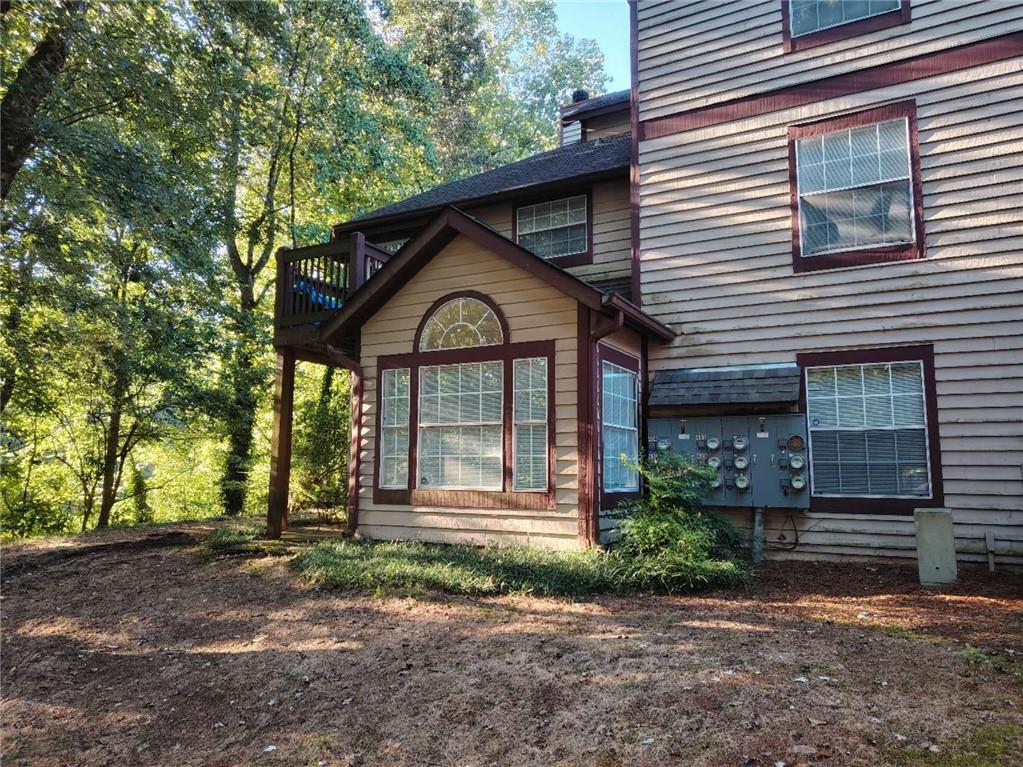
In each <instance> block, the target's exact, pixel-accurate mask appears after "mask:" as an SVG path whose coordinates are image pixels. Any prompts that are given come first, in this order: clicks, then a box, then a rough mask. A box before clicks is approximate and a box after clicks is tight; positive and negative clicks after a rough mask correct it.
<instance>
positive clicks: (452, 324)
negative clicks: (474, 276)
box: [419, 296, 504, 352]
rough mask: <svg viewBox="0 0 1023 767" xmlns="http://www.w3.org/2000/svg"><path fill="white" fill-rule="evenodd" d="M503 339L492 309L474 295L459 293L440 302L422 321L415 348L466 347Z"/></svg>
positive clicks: (490, 344) (487, 344) (497, 342)
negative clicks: (424, 320) (468, 295)
mask: <svg viewBox="0 0 1023 767" xmlns="http://www.w3.org/2000/svg"><path fill="white" fill-rule="evenodd" d="M503 342H504V332H503V331H502V329H501V322H500V320H498V318H497V315H496V314H494V310H493V309H491V308H490V307H489V306H487V305H486V304H485V303H483V302H482V301H480V300H479V299H477V298H471V297H467V296H462V297H459V298H453V299H451V300H450V301H447V302H445V303H443V304H441V306H440V307H439V308H438V309H437V310H436V311H435V312H434V313H433V314H432V315H431V317H430V319H428V320H427V321H426V324H425V325H424V326H423V328H422V330H421V332H420V341H419V350H420V351H423V352H429V351H437V350H438V349H467V348H470V347H474V346H494V345H496V344H500V343H503Z"/></svg>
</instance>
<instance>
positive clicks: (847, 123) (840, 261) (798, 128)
mask: <svg viewBox="0 0 1023 767" xmlns="http://www.w3.org/2000/svg"><path fill="white" fill-rule="evenodd" d="M900 117H901V118H905V119H906V121H907V122H908V125H909V162H910V174H911V178H910V185H911V188H912V192H913V232H914V239H913V242H911V243H908V244H904V245H889V246H878V247H875V248H863V249H858V250H847V251H839V252H836V253H825V254H822V255H819V256H808V257H805V258H804V257H803V255H802V252H801V249H800V230H799V228H800V219H799V179H798V174H797V168H796V141H798V140H799V139H801V138H806V137H808V136H817V135H820V134H822V133H831V132H832V131H837V130H843V129H846V128H853V127H857V126H861V125H872V124H873V123H879V122H884V121H885V120H893V119H896V118H900ZM918 133H919V131H918V129H917V120H916V102H914V101H900V102H898V103H895V104H886V105H884V106H881V107H877V108H875V109H868V110H866V111H863V112H855V113H853V114H846V115H841V116H840V117H835V118H829V119H827V120H819V121H817V122H812V123H805V124H802V125H792V126H790V127H789V139H788V140H789V204H790V207H791V209H792V269H793V271H795V272H796V273H800V272H815V271H820V270H822V269H840V268H842V267H846V266H861V265H863V264H880V263H887V262H889V261H909V260H913V259H918V258H923V257H924V254H925V253H926V252H927V248H926V243H925V239H924V223H923V185H922V184H921V183H920V142H919V135H918Z"/></svg>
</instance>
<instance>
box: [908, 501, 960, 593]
mask: <svg viewBox="0 0 1023 767" xmlns="http://www.w3.org/2000/svg"><path fill="white" fill-rule="evenodd" d="M913 522H914V526H915V527H916V559H917V567H918V569H919V573H920V583H921V584H923V585H924V586H939V585H941V584H945V583H955V581H956V575H957V570H956V539H955V531H954V530H953V528H952V510H951V509H914V510H913Z"/></svg>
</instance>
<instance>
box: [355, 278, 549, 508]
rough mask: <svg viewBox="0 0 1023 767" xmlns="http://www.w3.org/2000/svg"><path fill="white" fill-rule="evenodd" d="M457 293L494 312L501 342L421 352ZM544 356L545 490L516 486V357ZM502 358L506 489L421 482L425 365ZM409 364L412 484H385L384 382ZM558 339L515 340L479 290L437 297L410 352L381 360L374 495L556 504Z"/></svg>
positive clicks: (430, 501) (426, 501) (442, 502)
mask: <svg viewBox="0 0 1023 767" xmlns="http://www.w3.org/2000/svg"><path fill="white" fill-rule="evenodd" d="M456 298H473V299H476V300H478V301H480V302H481V303H483V304H485V305H486V306H487V307H489V308H490V310H491V311H493V313H494V316H495V317H496V318H497V320H498V323H499V324H500V326H501V334H502V342H501V343H500V344H491V345H486V346H472V347H464V348H458V349H439V350H434V351H420V349H421V346H422V337H423V332H424V330H425V328H426V324H427V323H428V322H429V320H430V318H432V317H433V315H434V314H435V313H436V311H437V310H438V309H440V308H441V307H442V306H444V305H445V304H446V303H448V302H450V301H452V300H454V299H456ZM538 357H539V358H544V359H545V360H546V362H547V365H546V368H547V482H546V487H545V488H542V489H532V490H521V489H515V481H516V478H515V424H516V414H515V408H514V398H515V388H514V384H515V382H514V369H515V361H516V360H524V359H531V358H538ZM492 361H500V362H502V363H503V366H502V385H503V399H502V482H501V488H500V489H499V490H497V489H490V490H481V489H475V488H473V489H456V488H445V487H438V488H432V487H420V486H419V485H420V483H419V482H418V481H417V480H418V479H419V477H418V474H419V461H418V447H419V445H418V441H419V432H420V419H419V400H420V397H419V384H420V371H421V369H422V368H424V367H430V366H435V365H452V364H460V363H467V362H492ZM394 369H399V370H402V369H407V370H408V371H409V377H408V380H409V390H408V393H407V396H408V405H409V407H408V410H409V418H408V424H409V428H408V433H409V439H408V467H409V469H408V482H407V487H404V488H395V487H390V488H388V487H381V482H380V478H381V473H380V452H381V451H380V442H381V415H382V386H381V382H382V379H383V376H384V373H385V371H387V370H394ZM554 377H555V370H554V342H553V341H527V342H519V343H513V342H512V335H511V333H510V331H509V328H508V323H507V321H506V319H505V317H504V314H503V312H502V311H501V310H500V308H499V307H498V305H497V304H496V302H494V300H493V299H492V298H490V296H488V295H486V294H484V293H480V292H478V291H457V292H453V293H448V294H446V295H444V296H442V297H441V298H439V299H437V300H436V301H435V302H434V303H433V304H432V305H431V306H430V308H429V309H428V310H427V311H426V312H424V314H423V316H422V318H421V319H420V322H419V325H418V326H417V329H416V332H415V336H414V338H413V344H412V350H411V352H410V353H408V354H397V355H385V356H381V357H379V358H378V360H377V412H376V422H377V428H376V432H375V441H376V449H375V450H374V454H375V458H374V464H375V465H374V472H373V476H374V482H373V488H374V491H373V498H374V502H375V503H380V504H396V505H421V506H451V507H462V508H465V507H477V508H508V509H513V508H514V509H554V508H556V501H555V463H556V454H555V447H554V446H555V400H554Z"/></svg>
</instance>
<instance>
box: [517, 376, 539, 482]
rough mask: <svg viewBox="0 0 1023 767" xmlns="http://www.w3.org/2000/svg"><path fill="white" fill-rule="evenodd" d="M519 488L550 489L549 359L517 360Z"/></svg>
mask: <svg viewBox="0 0 1023 767" xmlns="http://www.w3.org/2000/svg"><path fill="white" fill-rule="evenodd" d="M513 417H514V419H515V427H514V428H515V431H514V446H515V447H514V450H515V489H516V490H546V489H547V359H546V358H544V357H532V358H529V359H518V360H515V413H514V416H513Z"/></svg>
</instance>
